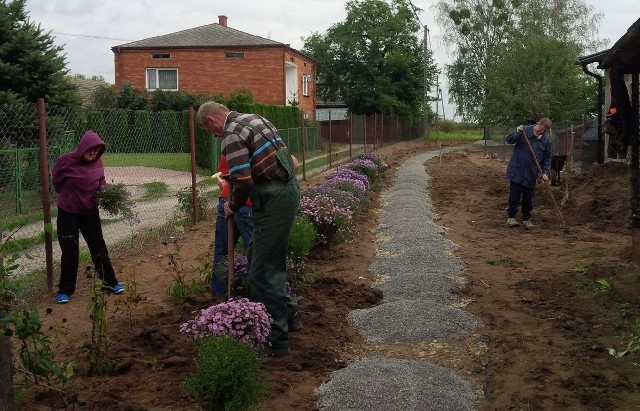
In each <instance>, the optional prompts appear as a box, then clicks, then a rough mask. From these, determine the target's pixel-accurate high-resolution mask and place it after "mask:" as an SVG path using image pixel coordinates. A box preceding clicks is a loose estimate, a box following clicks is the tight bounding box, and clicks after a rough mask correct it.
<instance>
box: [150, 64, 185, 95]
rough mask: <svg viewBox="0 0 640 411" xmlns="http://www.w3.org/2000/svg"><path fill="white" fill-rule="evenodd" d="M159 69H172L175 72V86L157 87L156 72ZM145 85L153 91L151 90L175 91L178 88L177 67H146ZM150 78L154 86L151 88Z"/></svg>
mask: <svg viewBox="0 0 640 411" xmlns="http://www.w3.org/2000/svg"><path fill="white" fill-rule="evenodd" d="M159 71H173V72H175V73H176V86H175V88H160V87H159V82H158V72H159ZM145 77H146V79H145V85H146V87H147V90H150V91H153V90H167V91H177V90H178V84H179V83H178V80H179V76H178V68H177V67H147V68H146V70H145ZM150 80H153V82H154V85H155V87H154V88H152V87H150V85H151V83H150Z"/></svg>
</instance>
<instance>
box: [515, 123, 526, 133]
mask: <svg viewBox="0 0 640 411" xmlns="http://www.w3.org/2000/svg"><path fill="white" fill-rule="evenodd" d="M522 130H524V126H523V125H519V126H518V127H517V128H516V131H518V132H520V133H522Z"/></svg>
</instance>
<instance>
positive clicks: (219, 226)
mask: <svg viewBox="0 0 640 411" xmlns="http://www.w3.org/2000/svg"><path fill="white" fill-rule="evenodd" d="M226 202H227V198H226V197H220V199H219V200H218V207H217V215H216V234H215V240H214V241H215V242H214V248H213V264H212V266H211V294H213V295H226V294H227V289H226V284H225V283H224V281H223V280H221V279H220V277H219V275H220V273H216V271H217V270H216V268H217V267H218V266H219V265H220V263H222V262H223V260H224V259H225V258H226V257H227V254H228V253H229V244H228V243H227V230H228V228H227V219H226V218H225V217H224V205H225V203H226ZM229 221H233V228H234V230H233V233H234V235H235V238H234V243H233V245H234V246H235V245H236V244H238V240H239V239H240V237H242V242H244V246H245V247H246V248H247V251H248V250H249V247H250V246H251V236H252V235H253V209H252V208H251V207H249V206H246V205H245V206H242V207H241V208H240V210H238V211H236V212H235V213H233V219H232V220H229ZM216 274H217V275H216Z"/></svg>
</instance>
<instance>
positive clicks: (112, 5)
mask: <svg viewBox="0 0 640 411" xmlns="http://www.w3.org/2000/svg"><path fill="white" fill-rule="evenodd" d="M586 2H587V3H588V4H590V5H593V6H594V7H595V9H596V10H597V11H601V12H603V13H605V17H604V20H603V22H602V24H601V26H600V38H608V39H609V40H610V41H611V42H610V44H609V46H611V45H613V43H615V41H616V40H618V39H619V38H620V37H621V36H622V35H624V33H625V32H626V31H627V29H628V28H629V26H631V25H632V24H633V23H634V22H635V21H636V20H637V19H638V18H640V1H639V0H586ZM345 3H346V1H344V0H266V1H256V0H233V1H231V0H198V1H194V0H177V1H176V0H27V11H28V12H29V16H30V18H31V20H32V21H34V22H36V23H40V25H41V26H42V28H43V29H44V30H45V31H51V34H52V35H53V36H54V37H55V42H56V44H57V45H61V46H64V49H65V52H66V58H67V63H68V65H67V67H68V68H69V70H70V71H71V74H84V75H86V76H87V77H91V76H93V75H102V76H104V78H105V80H106V81H108V82H110V83H113V82H114V64H113V52H112V51H111V47H113V46H117V45H119V44H124V43H127V42H130V41H135V40H142V39H146V38H149V37H154V36H159V35H163V34H169V33H174V32H176V31H180V30H185V29H189V28H193V27H198V26H202V25H205V24H211V23H217V22H218V15H225V16H227V17H228V24H227V25H228V26H229V27H232V28H234V29H237V30H240V31H244V32H247V33H250V34H254V35H257V36H261V37H265V38H269V39H272V40H274V41H278V42H281V43H287V44H290V45H291V47H293V48H295V49H301V48H302V45H303V41H302V37H306V36H309V35H310V34H311V33H313V32H316V31H317V32H320V33H324V32H325V31H326V30H327V29H328V28H329V27H330V26H331V25H332V24H334V23H338V22H341V21H344V19H345V17H346V12H345V8H344V5H345ZM413 3H414V4H415V5H416V6H417V7H420V8H421V9H423V11H422V12H421V13H420V15H419V17H420V20H421V23H422V24H423V25H426V26H427V27H428V29H429V40H430V44H431V49H432V50H433V52H434V56H435V59H436V63H437V64H438V65H439V66H440V67H442V65H443V64H445V63H447V62H448V61H449V53H448V52H447V50H446V49H445V47H444V45H443V44H442V42H441V38H440V30H439V28H438V26H437V24H436V22H435V19H434V12H435V11H434V10H432V8H433V5H434V4H436V3H437V1H436V0H414V1H413ZM440 82H441V83H442V84H441V87H443V90H444V100H445V102H444V103H445V110H446V111H445V116H446V118H448V119H450V118H451V117H452V115H453V109H452V107H451V106H450V105H449V104H448V102H447V99H448V96H447V94H446V83H444V82H445V80H444V78H442V77H441V79H440ZM434 95H435V93H434ZM434 109H435V106H434Z"/></svg>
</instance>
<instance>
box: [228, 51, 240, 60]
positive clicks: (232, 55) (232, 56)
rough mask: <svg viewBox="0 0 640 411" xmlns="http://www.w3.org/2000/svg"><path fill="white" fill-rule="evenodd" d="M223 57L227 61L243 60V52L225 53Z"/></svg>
mask: <svg viewBox="0 0 640 411" xmlns="http://www.w3.org/2000/svg"><path fill="white" fill-rule="evenodd" d="M224 55H225V57H226V58H228V59H243V58H244V52H242V51H231V52H228V53H225V54H224Z"/></svg>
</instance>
